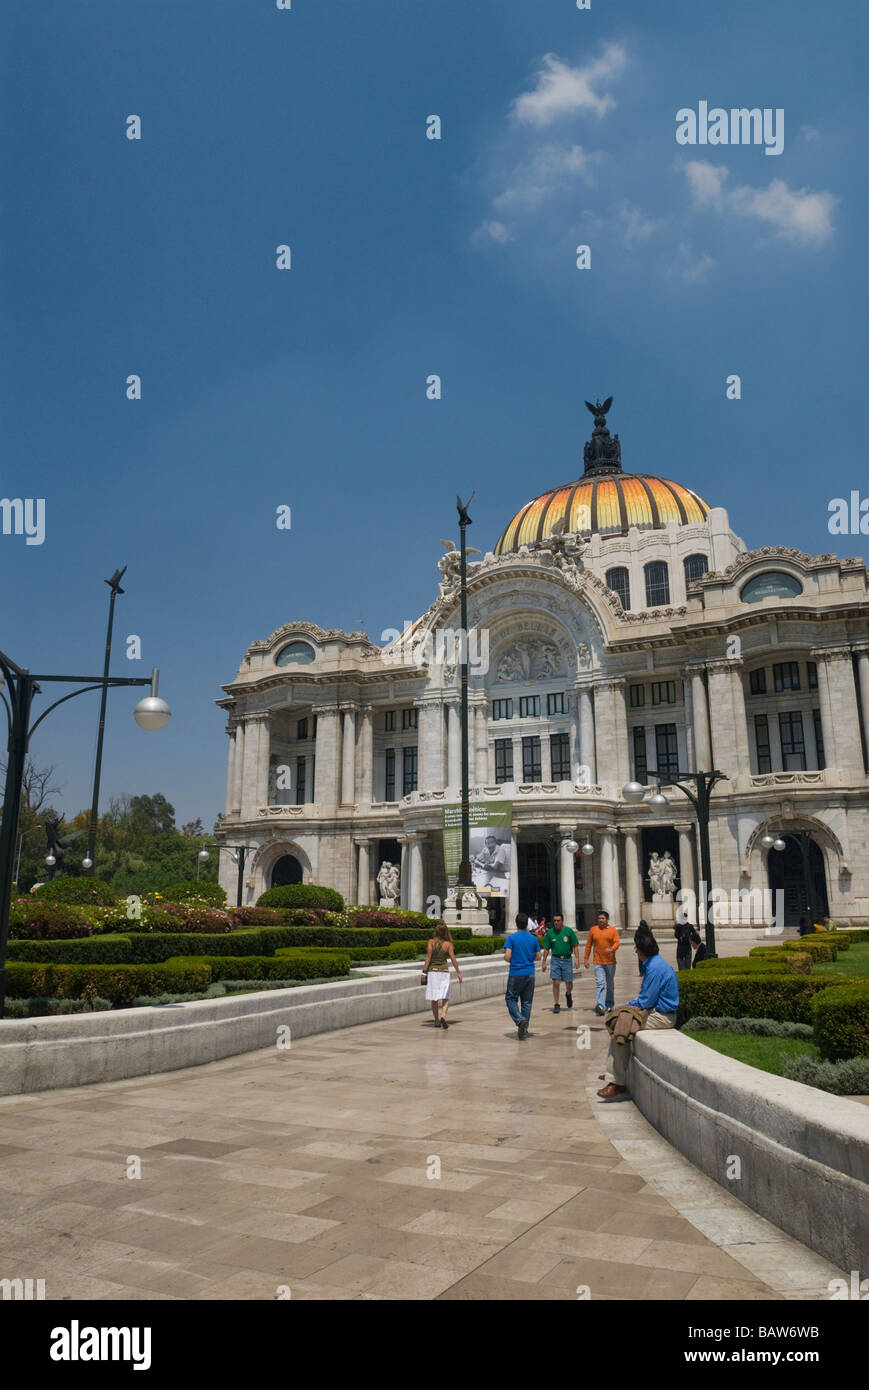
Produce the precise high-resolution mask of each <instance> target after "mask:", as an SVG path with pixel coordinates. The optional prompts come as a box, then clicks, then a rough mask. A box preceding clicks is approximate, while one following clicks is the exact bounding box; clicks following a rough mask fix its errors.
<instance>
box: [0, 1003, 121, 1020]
mask: <svg viewBox="0 0 869 1390" xmlns="http://www.w3.org/2000/svg"><path fill="white" fill-rule="evenodd" d="M111 1007H112V1001H111V1000H110V999H99V998H97V999H7V1000H6V1006H5V1014H6V1017H7V1018H39V1017H40V1016H42V1017H45V1016H46V1015H51V1014H97V1013H105V1011H106V1009H110V1008H111Z"/></svg>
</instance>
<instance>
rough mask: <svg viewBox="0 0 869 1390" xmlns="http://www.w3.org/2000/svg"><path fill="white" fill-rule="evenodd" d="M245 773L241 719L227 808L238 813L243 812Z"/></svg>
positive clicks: (237, 728)
mask: <svg viewBox="0 0 869 1390" xmlns="http://www.w3.org/2000/svg"><path fill="white" fill-rule="evenodd" d="M243 775H244V720H243V719H239V720H238V721H237V723H236V726H235V762H234V764H233V769H232V797H231V803H230V805H229V806H228V807H227V810H230V811H232V812H233V814H235V815H238V814H239V813H240V812H241V788H242V778H243Z"/></svg>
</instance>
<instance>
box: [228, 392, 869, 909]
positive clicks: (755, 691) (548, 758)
mask: <svg viewBox="0 0 869 1390" xmlns="http://www.w3.org/2000/svg"><path fill="white" fill-rule="evenodd" d="M610 406H611V400H609V401H607V402H605V403H604V405H603V406H601V405H599V404H596V405H595V406H594V407H592V406H589V409H591V410H592V412H593V414H594V416H595V423H594V431H593V434H592V437H591V439H590V440H589V442H588V443H587V444H586V446H585V470H584V473H583V476H582V477H581V478H579V479H578V480H576V481H573V482H568V483H565V484H563V485H561V486H559V487H555V488H550V489H549V490H547V491H546V492H543V493H541V494H540V495H539V496H537V497H535V498H533V499H532V500H531V501H529V502H527V503H525V504H524V505H523V506H522V507H520V508H519V510H518V511H517V512H516V514H515V516H513V517H512V518H511V519H510V520H509V521H508V523H507V525H506V526H505V528H504V530H503V532H502V534H501V536H500V538H499V539H498V540H497V542H496V543H495V545H494V547H493V549H492V550H491V551H490V552H488V553H487V554H485V555H484V556H483V558H482V559H477V560H474V562H473V563H471V562H469V564H468V590H467V596H468V622H469V626H471V627H472V628H473V629H474V634H475V635H476V636H477V637H478V638H482V639H484V640H483V641H482V642H481V643H478V648H477V649H476V655H477V656H479V653H480V652H483V653H485V654H486V656H487V660H485V661H484V660H479V659H476V660H474V661H473V663H472V665H471V669H470V680H469V749H470V755H469V763H470V775H469V782H470V796H471V804H472V809H475V810H481V809H482V808H484V807H485V805H486V804H488V803H496V804H497V805H498V806H500V807H501V808H502V815H503V814H504V811H503V808H504V807H506V808H507V811H506V816H507V823H506V829H504V830H503V831H502V832H501V833H502V836H503V838H504V841H505V843H506V845H507V846H508V849H505V850H504V857H505V859H506V858H507V856H508V851H509V863H510V873H509V880H508V881H506V880H505V883H504V889H503V894H502V896H501V898H500V899H499V898H497V897H496V898H495V899H493V909H492V914H491V916H492V920H493V922H494V921H497V922H498V924H500V923H501V922H503V920H504V917H505V914H506V915H507V917H508V918H510V920H512V915H513V914H514V913H515V911H517V910H519V909H522V910H528V911H536V912H537V913H539V914H542V915H543V916H545V917H546V918H547V919H549V918H551V915H552V913H553V912H554V911H558V910H560V911H562V912H563V913H564V915H565V917H566V919H567V920H568V921H569V922H573V921H576V922H577V923H578V924H579V925H583V924H585V925H588V924H589V923H590V922H591V921H593V919H594V915H595V914H596V912H597V911H598V910H599V909H600V908H601V907H603V908H605V909H606V910H607V911H608V912H609V913H610V915H611V918H612V920H613V921H614V922H615V923H616V924H617V925H620V926H625V925H627V926H634V925H636V922H637V921H638V920H639V918H640V917H642V916H646V917H647V919H648V920H650V921H652V922H653V925H654V922H655V921H657V922H659V923H663V922H665V921H670V922H672V920H673V916H672V911H673V908H672V903H671V902H670V903H666V902H665V903H662V902H661V901H660V899H658V900H657V901H654V902H653V901H652V898H653V894H652V891H651V885H650V882H649V877H648V874H649V866H650V863H651V862H652V855H653V854H654V855H657V856H659V857H663V856H665V855H667V854H669V855H670V856H671V857H672V861H673V863H674V864H675V867H676V869H677V873H678V878H677V882H676V887H677V888H681V889H683V890H685V891H686V892H687V891H688V890H691V891H693V892H697V891H698V886H699V867H700V865H699V855H698V850H699V846H698V843H697V826H696V823H695V819H694V812H693V807H692V805H691V803H690V802H689V800H688V799H687V797H686V796H685V795H684V794H683V793H682V792H681V791H680V790H679V788H678V787H676V786H675V785H673V782H674V780H675V778H676V775H677V774H678V773H680V772H693V771H697V770H701V771H711V770H712V769H713V768H714V769H717V770H719V771H720V772H721V773H722V774H723V775H724V779H725V780H722V781H719V782H718V783H717V784H716V786H715V788H714V790H713V792H712V798H711V816H710V827H709V836H710V853H711V870H712V873H711V878H712V886H713V887H714V888H716V889H718V890H724V891H726V892H727V893H728V894H729V895H730V897H731V898H732V899H733V900H734V901H735V900H736V899H737V898H739V900H740V901H743V902H744V903H753V904H754V906H753V907H752V908H751V920H752V922H753V923H754V924H755V925H756V926H760V924H761V922H762V921H764V920H766V921H767V922H768V921H769V910H768V908H763V909H758V907H757V906H756V905H757V903H759V902H760V901H761V900H763V901H765V902H768V901H769V899H768V898H767V899H763V893H764V890H767V889H773V890H776V889H780V890H783V899H775V898H774V899H772V901H773V902H776V901H778V902H782V901H783V903H784V914H785V921H786V922H787V923H788V924H792V923H795V922H796V921H797V919H798V917H799V916H800V915H801V914H802V913H804V912H807V911H808V910H809V908H810V907H811V909H812V910H813V912H814V913H815V915H818V914H820V913H821V912H824V911H828V912H829V913H830V915H831V916H832V917H833V918H834V919H835V920H836V921H839V922H850V923H857V922H863V921H866V920H869V778H867V736H869V594H867V570H866V566H865V564H864V563H863V561H862V560H859V559H840V558H838V557H837V556H836V555H830V554H825V555H817V556H813V555H807V554H804V553H802V552H801V551H798V550H794V549H790V548H788V547H786V546H780V545H776V546H762V547H761V548H760V549H758V550H751V551H748V550H746V548H745V546H744V544H743V542H742V541H741V540H740V539H739V537H738V536H736V535H735V534H734V533H733V531H732V530H731V529H730V523H729V520H728V516H727V513H726V511H725V510H724V508H723V507H721V506H718V505H714V504H711V503H710V502H707V501H706V500H704V499H703V498H701V497H699V496H698V495H697V494H696V493H694V492H693V491H692V490H691V489H690V488H689V487H687V486H685V485H684V484H683V483H681V482H678V481H671V480H669V479H666V478H658V477H652V476H650V475H649V474H646V473H642V472H637V473H632V472H625V471H623V468H622V461H621V445H620V443H619V438H618V435H615V436H611V435H610V432H609V429H608V428H607V424H606V414H607V412H608V410H609V408H610ZM714 500H716V501H717V499H714ZM439 569H440V572H441V582H440V586H439V592H438V595H437V597H436V598H435V599H434V602H433V603H432V604H431V606H430V607H429V608H428V610H427V611H426V612H425V613H424V614H422V616H421V617H420V618H418V619H417V621H416V622H415V623H414V624H413V625H412V627H411V628H409V629H408V631H407V632H405V633H403V634H401V636H400V637H398V638H397V639H396V640H395V641H394V642H392V643H390V644H388V645H387V646H386V647H383V648H381V647H378V646H376V645H374V644H373V643H372V642H371V640H370V639H369V638H368V637H367V636H366V635H365V634H364V633H361V632H350V633H347V632H343V631H338V630H335V629H331V630H328V631H324V630H323V629H322V628H320V627H317V626H316V625H314V624H313V623H311V622H303V621H298V622H290V623H287V624H286V625H285V626H283V627H281V628H280V629H279V630H278V631H277V632H273V633H272V635H271V636H270V637H267V638H265V639H264V640H262V641H255V642H253V643H252V644H251V646H250V647H249V649H248V651H247V652H246V654H245V656H244V658H243V660H242V663H241V667H240V669H239V671H238V674H237V675H236V677H235V678H234V680H232V681H231V682H230V684H228V685H226V686H224V687H223V689H224V691H225V697H224V698H223V699H221V700H219V701H218V704H220V705H221V707H222V708H224V709H225V710H226V712H227V716H228V725H227V732H228V734H229V760H228V772H227V791H226V814H225V817H224V818H222V819H221V821H220V822H219V824H218V826H217V830H216V834H217V837H218V839H219V840H220V841H221V842H222V843H225V844H226V845H227V846H239V845H244V846H247V847H248V850H249V852H248V854H247V856H246V878H245V901H248V902H253V901H255V900H256V898H257V897H258V895H259V894H260V893H262V892H263V891H264V890H265V889H266V888H268V887H269V886H271V885H272V884H275V883H289V882H300V881H304V882H315V883H320V884H326V885H329V886H331V887H334V888H337V889H338V890H339V891H340V892H341V893H342V894H343V895H344V897H345V899H346V900H347V901H348V902H352V903H361V904H365V903H376V902H377V901H378V897H379V890H378V888H377V885H376V877H377V873H378V870H379V866H380V865H381V863H383V862H384V861H387V860H388V861H389V862H390V863H393V864H398V865H400V868H401V902H402V905H403V906H406V907H409V908H411V909H414V910H417V911H424V910H425V909H426V905H427V903H429V901H430V899H431V898H432V897H435V898H437V899H440V900H441V901H443V900H444V899H445V897H446V894H447V878H446V870H445V862H444V822H445V807H450V806H454V805H455V803H457V802H458V801H459V799H460V795H461V788H460V782H461V759H460V748H461V716H460V704H459V677H458V670H457V665H456V660H455V654H454V652H453V651H452V649H451V648H452V644H451V643H450V642H445V641H444V640H443V638H444V635H445V634H446V635H447V636H449V635H454V634H455V633H456V631H457V629H458V627H459V622H460V618H459V583H460V581H459V566H458V552H456V551H448V552H447V553H446V554H445V555H443V556H442V558H441V560H440V563H439ZM436 639H437V640H436ZM472 650H475V649H474V648H472ZM658 780H660V782H661V783H662V784H663V791H664V793H665V795H666V798H667V801H666V806H665V809H664V810H663V811H662V810H661V809H660V808H658V809H656V808H655V807H654V806H653V805H651V804H650V802H649V796H650V795H651V793H652V792H654V790H655V786H656V782H657V781H658ZM630 781H635V782H638V783H641V784H643V785H644V786H648V788H649V792H648V794H647V795H646V796H645V797H644V799H643V800H642V801H639V802H637V801H636V800H631V798H630V796H628V797H627V798H626V796H625V795H624V793H623V788H624V787H625V785H626V784H627V783H628V782H630ZM635 795H636V793H635ZM771 838H772V839H774V840H775V841H777V843H778V846H779V848H774V847H770V844H769V841H770V839H771ZM576 842H580V843H583V844H584V845H585V852H584V853H579V854H577V853H576V852H575V851H576ZM782 844H783V845H784V848H781V846H782ZM220 859H221V882H222V883H223V885H224V887H225V888H226V889H227V892H228V895H229V896H230V899H232V898H234V896H235V879H236V870H235V867H234V865H233V864H232V863H231V862H230V855H229V854H221V856H220ZM655 862H657V861H655ZM668 862H669V861H668ZM740 895H741V896H740ZM724 920H725V921H727V920H728V919H726V918H724ZM742 920H743V921H745V920H746V918H745V912H744V909H743V918H742ZM729 921H730V924H731V925H734V924H735V923H736V921H737V915H736V912H735V911H734V912H733V913H732V914H731V917H730V919H729Z"/></svg>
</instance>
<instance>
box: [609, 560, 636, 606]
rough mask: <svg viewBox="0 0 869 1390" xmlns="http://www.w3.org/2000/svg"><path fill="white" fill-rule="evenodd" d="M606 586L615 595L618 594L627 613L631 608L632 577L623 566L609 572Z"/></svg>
mask: <svg viewBox="0 0 869 1390" xmlns="http://www.w3.org/2000/svg"><path fill="white" fill-rule="evenodd" d="M606 585H607V588H608V589H612V591H613V593H614V594H618V596H619V599H620V601H621V605H622V608H624V610H625V612H627V611H628V609H629V608H630V606H631V577H630V575H629V574H628V572H627V570H626V569H625V568H624V567H623V566H622V565H619V566H618V568H617V569H612V570H607V572H606Z"/></svg>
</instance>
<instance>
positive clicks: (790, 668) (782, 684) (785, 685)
mask: <svg viewBox="0 0 869 1390" xmlns="http://www.w3.org/2000/svg"><path fill="white" fill-rule="evenodd" d="M772 675H773V681H774V683H775V688H776V690H777V691H782V690H799V688H800V668H799V666H798V664H797V662H796V661H777V662H776V664H775V665H774V666H773V668H772Z"/></svg>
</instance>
